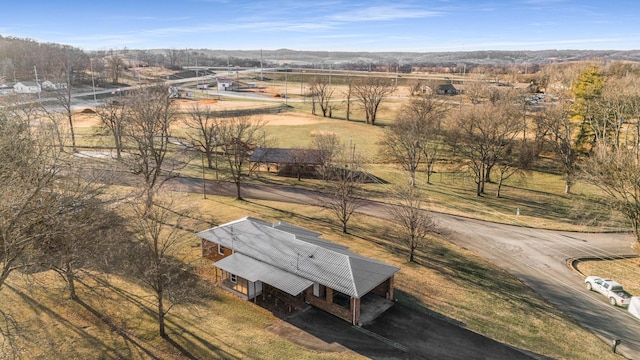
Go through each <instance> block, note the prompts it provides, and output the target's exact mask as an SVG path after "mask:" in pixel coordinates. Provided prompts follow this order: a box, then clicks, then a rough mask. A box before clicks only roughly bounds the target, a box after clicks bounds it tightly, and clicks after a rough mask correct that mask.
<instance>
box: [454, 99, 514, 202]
mask: <svg viewBox="0 0 640 360" xmlns="http://www.w3.org/2000/svg"><path fill="white" fill-rule="evenodd" d="M513 106H514V104H513V103H512V102H510V101H504V102H499V103H496V104H493V103H490V102H489V103H485V104H480V105H477V106H475V107H473V109H467V110H466V111H463V112H462V113H461V114H457V115H458V116H457V119H456V120H455V122H454V124H453V128H452V129H450V131H449V133H448V140H449V143H450V145H451V146H452V147H453V148H454V149H455V151H456V153H458V154H460V155H461V156H463V157H464V158H465V159H466V160H467V161H466V162H465V163H464V165H465V166H467V167H469V168H470V169H471V170H472V171H473V173H474V181H475V183H476V194H477V195H478V196H480V195H482V194H483V193H484V188H485V182H486V181H487V180H488V178H489V171H490V170H491V168H492V167H493V165H494V164H495V163H496V162H497V161H498V159H500V157H501V156H502V154H504V151H505V150H506V149H507V148H508V145H509V144H510V143H511V142H513V140H514V139H515V137H516V135H517V134H518V133H519V132H520V130H521V128H522V123H521V121H520V116H519V115H514V113H513V111H512V107H513Z"/></svg>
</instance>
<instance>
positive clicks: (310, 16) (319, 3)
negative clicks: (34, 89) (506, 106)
mask: <svg viewBox="0 0 640 360" xmlns="http://www.w3.org/2000/svg"><path fill="white" fill-rule="evenodd" d="M639 16H640V1H637V0H611V1H606V0H505V1H498V0H496V1H486V0H477V1H471V0H460V1H458V0H432V1H430V0H396V1H377V0H369V1H360V0H355V1H348V0H344V1H343V0H315V1H302V0H300V1H290V0H284V1H279V0H272V1H258V0H246V1H244V0H173V1H166V0H156V1H148V0H128V1H123V0H109V1H91V0H90V1H86V0H83V1H77V0H66V1H55V0H22V1H20V0H11V1H9V0H6V1H3V2H2V5H1V6H0V35H2V36H15V37H20V38H30V39H34V40H37V41H42V42H56V43H62V44H68V45H72V46H76V47H80V48H82V49H85V50H107V49H122V48H124V47H127V48H129V49H152V48H176V49H184V48H191V49H201V48H207V49H243V50H249V49H271V50H274V49H280V48H288V49H294V50H327V51H418V52H430V51H473V50H542V49H589V50H601V49H607V50H610V49H613V50H629V49H640V24H638V17H639Z"/></svg>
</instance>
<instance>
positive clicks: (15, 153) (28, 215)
mask: <svg viewBox="0 0 640 360" xmlns="http://www.w3.org/2000/svg"><path fill="white" fill-rule="evenodd" d="M47 137H48V135H44V136H40V134H35V133H34V131H33V130H32V131H29V130H28V129H27V126H26V124H25V123H24V122H21V121H20V120H16V119H15V118H13V117H12V116H9V115H7V114H5V113H2V112H0V158H2V161H1V162H0V183H1V184H2V191H0V266H1V268H0V288H2V285H3V284H4V282H5V281H6V279H7V278H8V277H9V275H10V274H11V273H12V272H13V271H15V270H20V269H24V268H26V267H28V266H31V265H33V263H34V256H33V253H34V244H35V243H37V242H39V241H42V240H44V239H47V238H48V237H49V236H51V235H52V227H51V221H55V218H56V216H58V215H59V214H60V212H64V211H65V210H64V209H63V208H62V209H61V208H60V207H59V206H58V204H59V203H58V198H57V197H56V195H55V193H54V192H53V189H54V188H55V182H56V180H57V177H58V173H59V166H58V157H57V154H56V153H55V152H54V151H51V147H50V146H49V144H48V143H47V142H46V141H47Z"/></svg>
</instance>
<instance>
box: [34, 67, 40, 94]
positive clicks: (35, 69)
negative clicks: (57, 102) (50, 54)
mask: <svg viewBox="0 0 640 360" xmlns="http://www.w3.org/2000/svg"><path fill="white" fill-rule="evenodd" d="M33 72H35V74H36V88H37V90H36V91H38V100H40V83H39V82H38V68H37V67H36V66H35V65H33Z"/></svg>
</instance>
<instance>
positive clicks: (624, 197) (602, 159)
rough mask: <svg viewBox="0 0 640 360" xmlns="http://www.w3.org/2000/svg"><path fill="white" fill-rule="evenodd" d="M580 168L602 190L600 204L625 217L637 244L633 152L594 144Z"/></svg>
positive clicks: (639, 183)
mask: <svg viewBox="0 0 640 360" xmlns="http://www.w3.org/2000/svg"><path fill="white" fill-rule="evenodd" d="M582 168H583V169H584V171H583V177H584V179H585V180H586V181H587V182H589V183H591V184H593V185H594V186H596V187H597V188H599V189H600V190H602V192H603V194H604V196H605V199H604V200H603V202H604V203H606V204H607V206H608V207H611V208H613V209H616V210H618V211H620V212H621V213H622V214H623V215H624V216H625V217H626V218H627V220H628V221H629V223H630V225H631V229H632V230H633V234H634V236H635V239H636V245H640V196H639V194H640V162H639V161H638V158H637V157H636V152H635V149H633V148H627V147H624V146H621V147H614V146H607V145H604V144H601V145H597V146H596V148H595V149H594V151H593V152H592V154H591V156H590V157H589V158H587V159H586V160H585V164H584V166H583V167H582Z"/></svg>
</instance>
